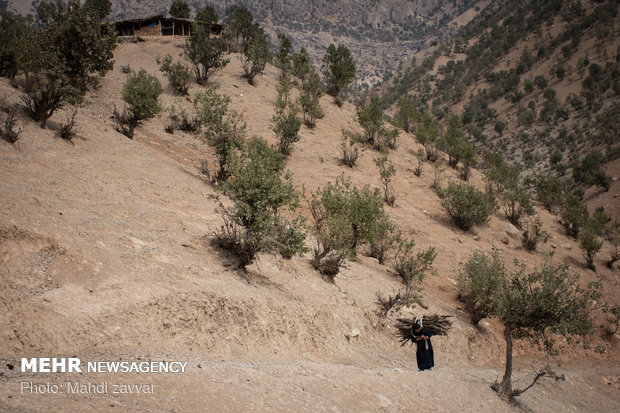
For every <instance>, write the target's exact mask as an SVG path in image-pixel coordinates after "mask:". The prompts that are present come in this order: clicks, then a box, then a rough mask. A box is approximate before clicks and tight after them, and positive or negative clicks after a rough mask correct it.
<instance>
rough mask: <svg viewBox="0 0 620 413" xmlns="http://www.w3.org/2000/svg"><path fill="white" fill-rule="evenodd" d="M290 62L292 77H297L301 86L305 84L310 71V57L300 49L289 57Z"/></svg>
mask: <svg viewBox="0 0 620 413" xmlns="http://www.w3.org/2000/svg"><path fill="white" fill-rule="evenodd" d="M291 62H292V65H293V76H296V77H298V78H299V80H301V82H302V84H303V83H305V82H306V79H307V78H308V76H309V75H311V71H312V65H311V64H310V56H309V55H308V52H307V51H306V49H305V48H303V47H302V48H301V49H299V52H297V53H295V54H293V56H291ZM319 84H320V79H319Z"/></svg>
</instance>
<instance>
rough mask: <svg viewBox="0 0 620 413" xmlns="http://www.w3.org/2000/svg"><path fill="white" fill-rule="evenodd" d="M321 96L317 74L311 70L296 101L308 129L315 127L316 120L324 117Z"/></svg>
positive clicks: (321, 91)
mask: <svg viewBox="0 0 620 413" xmlns="http://www.w3.org/2000/svg"><path fill="white" fill-rule="evenodd" d="M321 96H323V89H322V88H321V79H320V77H319V75H318V73H316V71H315V70H314V69H312V71H311V72H310V74H309V75H308V78H307V80H305V81H304V82H303V83H302V86H301V93H300V94H299V99H298V102H299V106H300V107H301V111H302V113H303V116H304V124H305V125H306V126H307V127H309V128H314V127H315V126H316V120H317V119H321V118H323V116H325V114H324V113H323V109H322V108H321V103H320V99H321Z"/></svg>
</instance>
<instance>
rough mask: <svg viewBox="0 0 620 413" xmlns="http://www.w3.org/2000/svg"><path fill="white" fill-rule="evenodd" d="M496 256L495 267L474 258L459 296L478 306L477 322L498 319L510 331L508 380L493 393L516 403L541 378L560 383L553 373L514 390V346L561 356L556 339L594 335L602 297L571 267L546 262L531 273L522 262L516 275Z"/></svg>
mask: <svg viewBox="0 0 620 413" xmlns="http://www.w3.org/2000/svg"><path fill="white" fill-rule="evenodd" d="M493 255H494V256H493V259H492V261H490V260H489V258H486V256H485V255H484V254H480V253H474V255H473V256H472V257H471V258H470V260H469V261H468V262H467V264H465V268H464V269H463V270H462V271H461V273H460V274H459V293H460V294H463V297H465V296H469V297H470V298H468V299H470V300H471V303H472V305H470V306H469V305H468V306H467V309H468V310H469V311H470V313H471V314H472V317H474V318H478V317H479V316H481V315H482V316H483V317H487V316H495V317H497V318H498V319H499V321H500V322H501V323H502V324H503V326H504V340H505V341H506V363H505V370H504V376H503V378H502V381H501V382H499V383H498V382H495V384H494V385H493V386H492V387H493V389H494V390H495V391H497V393H498V395H499V396H500V397H501V398H502V399H503V400H506V401H512V400H513V399H514V398H515V397H517V396H519V395H521V394H522V393H523V392H525V391H526V390H528V389H529V388H531V387H532V386H533V385H534V384H536V382H537V381H538V380H539V379H540V378H541V377H544V376H551V377H554V378H556V379H559V377H558V376H556V375H555V374H554V373H553V372H551V371H550V370H549V369H548V368H547V369H544V370H542V371H540V372H538V373H537V374H536V376H535V377H534V379H533V381H532V383H531V384H530V385H528V386H526V387H525V388H523V389H513V387H512V372H513V340H514V339H515V338H520V339H528V340H529V341H530V342H531V343H532V344H535V345H538V346H539V347H543V348H544V349H545V351H546V352H547V353H548V354H551V355H554V354H557V351H558V350H557V348H556V345H555V341H554V339H553V337H554V334H555V335H561V336H564V337H570V336H576V335H581V336H583V335H587V334H589V333H590V332H591V331H592V320H591V312H592V310H593V308H594V303H595V302H596V300H598V299H599V297H600V294H599V292H598V289H597V288H596V287H595V286H592V285H589V286H588V287H587V288H582V287H580V285H579V277H578V276H577V275H574V274H571V273H570V272H569V270H568V265H559V266H554V265H551V264H549V263H547V262H545V263H544V264H543V266H542V267H541V268H539V269H538V268H537V269H534V270H533V271H532V272H530V273H527V272H526V271H525V264H522V263H519V262H516V266H517V267H516V269H515V271H512V272H508V271H507V270H506V269H505V267H504V264H503V263H502V262H501V261H500V259H499V258H498V256H497V251H494V254H493ZM471 311H473V312H471Z"/></svg>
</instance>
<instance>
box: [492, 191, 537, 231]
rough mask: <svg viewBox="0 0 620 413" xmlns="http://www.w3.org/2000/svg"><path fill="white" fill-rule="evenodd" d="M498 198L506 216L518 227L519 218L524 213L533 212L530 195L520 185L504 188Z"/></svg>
mask: <svg viewBox="0 0 620 413" xmlns="http://www.w3.org/2000/svg"><path fill="white" fill-rule="evenodd" d="M500 199H501V202H502V205H503V207H504V214H505V215H506V218H508V221H510V222H511V223H513V224H514V225H516V226H517V227H519V228H520V227H521V218H522V217H523V216H524V215H533V214H534V207H533V206H532V202H531V200H530V195H529V194H528V193H527V191H526V190H525V188H523V187H522V186H520V185H517V186H514V187H510V188H508V189H506V190H505V191H504V192H502V194H501V195H500Z"/></svg>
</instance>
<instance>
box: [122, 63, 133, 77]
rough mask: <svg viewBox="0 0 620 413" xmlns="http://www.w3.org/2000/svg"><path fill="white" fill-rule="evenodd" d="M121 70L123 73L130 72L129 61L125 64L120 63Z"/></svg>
mask: <svg viewBox="0 0 620 413" xmlns="http://www.w3.org/2000/svg"><path fill="white" fill-rule="evenodd" d="M121 72H123V73H125V74H126V75H127V74H129V73H131V72H132V70H131V67H130V66H129V63H127V64H126V65H121Z"/></svg>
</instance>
